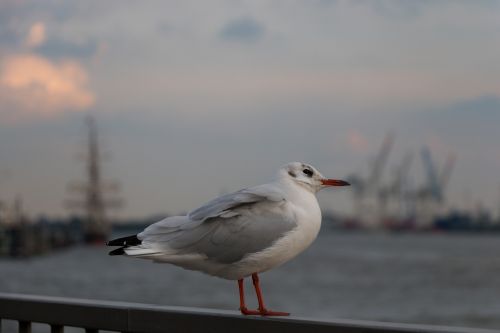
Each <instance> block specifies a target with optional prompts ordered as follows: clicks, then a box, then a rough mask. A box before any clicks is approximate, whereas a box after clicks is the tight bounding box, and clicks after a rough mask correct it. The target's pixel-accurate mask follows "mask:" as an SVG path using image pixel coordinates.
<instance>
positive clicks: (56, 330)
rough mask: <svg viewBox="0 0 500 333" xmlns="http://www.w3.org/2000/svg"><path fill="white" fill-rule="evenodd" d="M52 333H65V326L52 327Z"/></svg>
mask: <svg viewBox="0 0 500 333" xmlns="http://www.w3.org/2000/svg"><path fill="white" fill-rule="evenodd" d="M0 333H1V332H0ZM50 333H64V326H62V325H50Z"/></svg>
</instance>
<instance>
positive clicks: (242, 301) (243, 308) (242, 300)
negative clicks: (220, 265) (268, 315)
mask: <svg viewBox="0 0 500 333" xmlns="http://www.w3.org/2000/svg"><path fill="white" fill-rule="evenodd" d="M238 288H239V290H240V311H241V313H242V314H244V315H258V314H260V311H256V310H248V309H247V306H246V305H245V291H244V289H243V279H239V280H238Z"/></svg>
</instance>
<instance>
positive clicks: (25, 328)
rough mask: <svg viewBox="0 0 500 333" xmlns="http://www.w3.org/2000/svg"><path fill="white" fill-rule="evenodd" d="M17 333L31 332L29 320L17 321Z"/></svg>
mask: <svg viewBox="0 0 500 333" xmlns="http://www.w3.org/2000/svg"><path fill="white" fill-rule="evenodd" d="M18 323H19V333H31V322H30V321H22V320H20V321H19V322H18Z"/></svg>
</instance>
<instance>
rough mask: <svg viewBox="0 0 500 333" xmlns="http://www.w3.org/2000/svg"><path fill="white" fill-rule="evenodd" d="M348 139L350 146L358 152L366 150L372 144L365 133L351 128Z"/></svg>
mask: <svg viewBox="0 0 500 333" xmlns="http://www.w3.org/2000/svg"><path fill="white" fill-rule="evenodd" d="M346 139H347V140H346V141H347V145H348V146H349V148H351V149H352V150H354V151H356V152H365V151H367V150H368V148H369V146H370V144H369V142H368V139H366V138H365V137H364V136H363V134H361V133H360V132H359V131H358V130H355V129H351V130H349V132H348V133H347V138H346Z"/></svg>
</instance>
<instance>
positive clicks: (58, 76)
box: [0, 54, 95, 120]
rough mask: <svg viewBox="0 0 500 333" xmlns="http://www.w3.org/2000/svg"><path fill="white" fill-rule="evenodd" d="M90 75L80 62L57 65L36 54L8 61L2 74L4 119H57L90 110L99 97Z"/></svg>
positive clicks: (1, 98) (1, 95) (20, 55)
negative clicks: (70, 112)
mask: <svg viewBox="0 0 500 333" xmlns="http://www.w3.org/2000/svg"><path fill="white" fill-rule="evenodd" d="M87 80H88V78H87V73H86V72H85V70H84V69H83V68H82V66H81V65H80V64H79V63H78V62H76V61H62V62H58V63H54V62H51V61H49V60H48V59H46V58H43V57H41V56H38V55H35V54H16V55H12V56H9V57H7V58H5V59H4V60H3V62H2V64H1V71H0V101H1V102H0V107H1V108H2V113H1V114H0V118H2V119H7V120H12V119H19V118H23V117H25V116H29V115H39V116H53V115H56V114H59V113H62V112H65V111H78V110H83V109H87V108H88V107H90V106H91V105H93V104H94V101H95V96H94V94H93V93H92V92H91V91H90V90H89V89H88V88H87Z"/></svg>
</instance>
